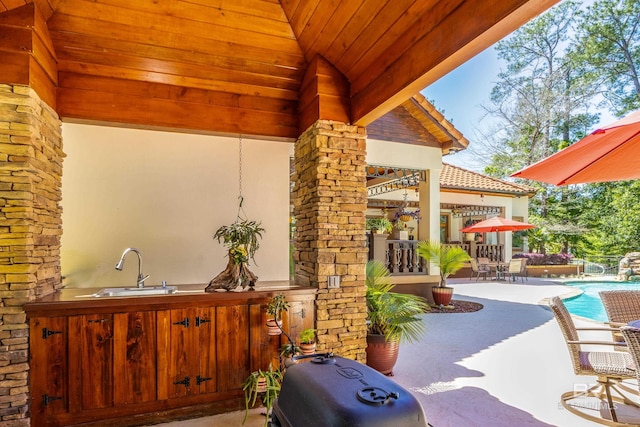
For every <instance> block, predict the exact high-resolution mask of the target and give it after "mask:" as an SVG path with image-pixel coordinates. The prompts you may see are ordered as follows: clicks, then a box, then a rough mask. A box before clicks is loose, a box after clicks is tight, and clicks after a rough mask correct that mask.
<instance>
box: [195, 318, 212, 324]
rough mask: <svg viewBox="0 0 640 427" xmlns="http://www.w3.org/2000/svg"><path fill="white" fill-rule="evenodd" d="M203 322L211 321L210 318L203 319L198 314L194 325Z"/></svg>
mask: <svg viewBox="0 0 640 427" xmlns="http://www.w3.org/2000/svg"><path fill="white" fill-rule="evenodd" d="M203 323H211V319H203V318H201V317H200V316H198V317H196V326H200V325H202V324H203Z"/></svg>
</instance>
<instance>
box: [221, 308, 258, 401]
mask: <svg viewBox="0 0 640 427" xmlns="http://www.w3.org/2000/svg"><path fill="white" fill-rule="evenodd" d="M248 319H249V306H247V305H232V306H222V307H217V308H216V345H217V350H218V351H217V354H218V360H217V367H218V368H217V372H218V390H219V391H228V390H237V389H239V388H242V383H243V382H244V380H245V379H246V378H247V377H248V376H249V373H250V371H249V369H250V366H249V320H248Z"/></svg>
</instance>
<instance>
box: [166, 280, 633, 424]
mask: <svg viewBox="0 0 640 427" xmlns="http://www.w3.org/2000/svg"><path fill="white" fill-rule="evenodd" d="M449 284H450V285H452V286H453V287H454V288H455V294H454V299H460V300H465V301H475V302H478V303H481V304H483V305H484V308H483V309H482V310H480V311H477V312H474V313H447V314H425V316H424V322H426V325H427V332H426V335H425V337H424V338H423V339H422V340H421V341H420V343H416V344H403V345H402V346H401V349H400V356H399V359H398V363H397V364H396V367H395V369H394V374H395V375H394V376H393V377H392V378H393V379H394V380H395V381H397V382H398V383H399V384H400V385H402V386H403V387H405V388H407V389H409V390H410V391H411V392H413V393H414V395H415V396H416V397H417V398H418V400H419V401H420V402H421V404H422V406H423V408H424V411H425V414H426V416H427V420H428V421H429V423H430V424H432V425H433V426H434V427H453V426H455V427H466V426H492V427H496V426H505V427H506V426H519V427H525V426H531V427H534V426H535V427H539V426H572V427H582V426H585V427H586V426H597V425H600V424H596V423H593V422H590V421H587V420H584V419H582V418H580V417H577V416H576V415H573V414H571V413H570V412H568V411H567V410H565V409H564V408H562V406H561V405H560V400H559V398H560V395H561V394H562V393H563V392H566V391H570V390H573V389H574V387H577V388H580V387H581V386H582V385H583V384H590V383H593V382H594V377H577V376H575V375H574V374H573V368H572V366H571V362H570V359H569V354H568V351H567V348H566V345H565V343H564V340H563V337H562V334H561V332H560V329H559V328H558V325H557V324H556V321H555V320H554V318H553V315H552V313H551V312H550V311H549V310H548V309H545V308H544V307H542V306H541V305H539V304H540V302H541V301H543V300H544V299H545V298H549V297H551V296H554V295H563V294H566V293H567V291H568V289H567V288H566V287H565V286H562V285H561V284H560V283H558V282H551V281H545V280H541V279H534V278H530V279H529V280H528V281H525V282H524V284H522V283H520V282H517V283H516V284H513V283H511V284H510V283H506V282H483V281H480V282H475V281H472V282H470V281H468V280H462V279H453V280H450V281H449ZM588 323H590V322H588V321H584V320H577V321H576V324H577V325H587V324H588ZM600 339H604V340H607V336H604V337H603V336H602V335H600ZM600 350H602V349H600ZM261 412H263V410H261V409H256V410H252V411H251V413H250V415H249V419H248V421H247V423H246V424H245V426H248V427H258V426H262V425H264V417H263V416H262V415H261ZM243 417H244V411H240V412H234V413H230V414H225V415H217V416H211V417H204V418H198V419H194V420H183V421H177V422H172V423H165V424H159V426H166V427H178V426H180V427H204V426H216V427H218V426H220V427H224V426H240V425H242V419H243ZM638 422H640V418H638Z"/></svg>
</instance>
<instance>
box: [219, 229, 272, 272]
mask: <svg viewBox="0 0 640 427" xmlns="http://www.w3.org/2000/svg"><path fill="white" fill-rule="evenodd" d="M261 225H262V223H260V222H257V221H248V220H241V221H240V220H238V221H236V222H234V223H233V224H230V225H223V226H222V227H220V228H218V230H217V231H216V234H214V235H213V238H214V239H216V240H217V241H218V243H222V244H223V245H224V246H225V247H226V248H227V249H229V252H230V253H232V252H233V253H235V252H240V253H242V256H243V258H244V261H242V262H247V261H248V260H249V259H251V260H253V261H255V260H254V256H255V254H256V251H257V250H258V249H259V248H260V239H261V238H262V233H263V232H264V231H265V230H264V228H262V226H261ZM233 256H235V254H234V255H233Z"/></svg>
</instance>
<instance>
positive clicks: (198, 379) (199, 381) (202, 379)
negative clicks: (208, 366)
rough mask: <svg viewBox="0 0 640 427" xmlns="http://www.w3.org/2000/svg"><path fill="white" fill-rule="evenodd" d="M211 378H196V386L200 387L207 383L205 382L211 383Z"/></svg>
mask: <svg viewBox="0 0 640 427" xmlns="http://www.w3.org/2000/svg"><path fill="white" fill-rule="evenodd" d="M210 380H211V377H201V376H200V375H198V376H197V377H196V384H198V385H200V384H201V383H203V382H205V381H210Z"/></svg>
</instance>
